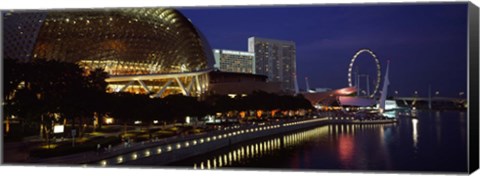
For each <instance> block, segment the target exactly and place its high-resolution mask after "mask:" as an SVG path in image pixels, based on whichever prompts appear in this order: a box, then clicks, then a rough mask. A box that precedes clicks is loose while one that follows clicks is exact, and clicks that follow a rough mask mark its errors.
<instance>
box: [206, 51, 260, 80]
mask: <svg viewBox="0 0 480 176" xmlns="http://www.w3.org/2000/svg"><path fill="white" fill-rule="evenodd" d="M213 56H214V57H215V65H214V66H215V68H217V69H219V70H221V71H223V72H235V73H251V74H255V53H251V52H245V51H232V50H219V49H215V50H213Z"/></svg>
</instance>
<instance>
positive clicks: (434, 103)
mask: <svg viewBox="0 0 480 176" xmlns="http://www.w3.org/2000/svg"><path fill="white" fill-rule="evenodd" d="M393 99H394V100H396V101H397V104H398V105H399V106H408V107H409V106H418V105H420V106H422V105H423V106H425V105H428V106H429V107H437V108H442V107H444V108H451V107H452V106H453V107H457V108H458V107H461V106H462V105H465V104H466V103H467V100H466V99H465V98H452V97H438V96H434V97H431V98H429V97H415V96H414V97H394V98H393Z"/></svg>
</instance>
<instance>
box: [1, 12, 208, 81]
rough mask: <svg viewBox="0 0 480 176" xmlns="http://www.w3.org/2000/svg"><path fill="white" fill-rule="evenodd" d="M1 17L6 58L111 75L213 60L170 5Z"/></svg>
mask: <svg viewBox="0 0 480 176" xmlns="http://www.w3.org/2000/svg"><path fill="white" fill-rule="evenodd" d="M3 21H4V24H5V25H4V30H3V31H4V42H5V43H4V46H5V48H4V49H5V50H4V56H5V57H6V58H14V59H19V60H22V61H29V60H36V59H46V60H58V61H62V62H73V63H77V64H79V65H81V66H83V67H84V68H86V69H87V70H91V69H95V68H103V69H104V70H105V71H106V72H108V73H109V74H110V75H111V76H116V75H145V74H166V73H182V72H196V71H202V70H207V69H210V68H212V67H213V63H214V59H213V54H212V53H211V52H212V50H211V49H210V47H209V45H208V42H207V41H206V40H205V39H204V38H203V37H202V34H201V33H200V32H199V31H198V30H197V29H196V28H195V27H194V26H193V24H192V23H191V22H190V21H189V20H188V19H187V18H186V17H185V16H183V15H182V14H181V13H180V12H178V11H177V10H174V9H168V8H130V9H102V10H75V11H72V10H70V11H46V12H6V13H3Z"/></svg>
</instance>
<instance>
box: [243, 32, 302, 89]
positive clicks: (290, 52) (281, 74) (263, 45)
mask: <svg viewBox="0 0 480 176" xmlns="http://www.w3.org/2000/svg"><path fill="white" fill-rule="evenodd" d="M248 51H249V52H253V53H255V71H256V74H262V75H266V76H268V81H270V82H281V86H282V90H283V91H286V92H295V91H296V90H295V89H296V85H295V84H296V80H295V79H296V76H295V75H296V54H295V53H296V49H295V42H293V41H284V40H275V39H265V38H258V37H250V38H248Z"/></svg>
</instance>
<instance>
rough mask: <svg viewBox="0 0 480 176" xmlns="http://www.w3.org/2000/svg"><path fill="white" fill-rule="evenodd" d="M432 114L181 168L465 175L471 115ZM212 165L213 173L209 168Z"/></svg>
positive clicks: (301, 137)
mask: <svg viewBox="0 0 480 176" xmlns="http://www.w3.org/2000/svg"><path fill="white" fill-rule="evenodd" d="M429 114H430V113H429V112H419V113H418V119H415V118H411V117H400V118H399V120H398V121H399V123H398V124H361V125H360V124H349V125H346V124H344V125H339V124H337V125H326V126H321V127H317V128H313V129H309V130H305V131H301V132H295V133H292V134H286V135H282V136H276V137H272V138H269V139H265V140H264V141H261V140H259V141H255V142H249V143H243V144H239V145H235V146H232V147H231V148H229V149H224V150H222V151H216V152H213V153H210V154H206V155H203V156H200V157H196V158H195V159H191V160H189V161H185V162H183V164H181V165H184V166H187V167H190V168H191V167H193V168H194V169H218V168H223V167H242V168H286V169H289V168H290V169H295V168H298V169H351V170H372V169H373V170H405V171H412V170H422V171H423V170H427V171H429V170H430V171H463V170H465V169H466V156H467V155H466V141H465V139H466V136H465V135H466V117H465V113H464V112H440V113H437V112H432V113H431V114H432V116H430V115H429ZM440 118H441V119H440ZM438 138H440V140H439V139H438ZM209 162H210V163H211V165H213V167H207V163H209Z"/></svg>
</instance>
